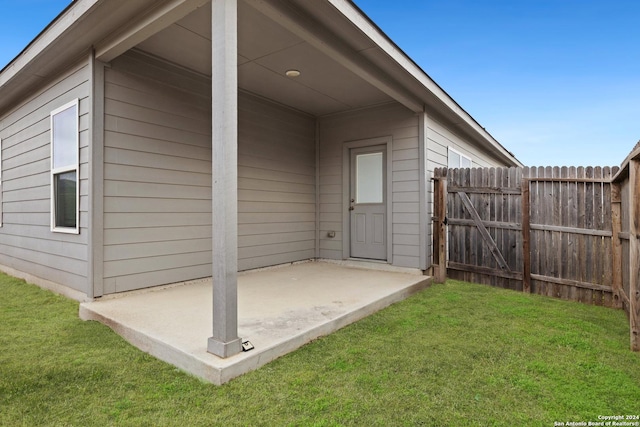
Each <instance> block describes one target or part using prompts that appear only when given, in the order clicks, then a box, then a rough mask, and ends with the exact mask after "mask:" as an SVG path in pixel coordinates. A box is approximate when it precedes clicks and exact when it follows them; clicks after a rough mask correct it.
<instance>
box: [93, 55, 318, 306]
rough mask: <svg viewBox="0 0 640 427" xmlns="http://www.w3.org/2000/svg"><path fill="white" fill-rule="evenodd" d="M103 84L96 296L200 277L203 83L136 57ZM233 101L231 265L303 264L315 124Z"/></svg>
mask: <svg viewBox="0 0 640 427" xmlns="http://www.w3.org/2000/svg"><path fill="white" fill-rule="evenodd" d="M105 80H106V81H105V98H106V100H105V113H106V114H105V152H104V176H105V182H104V209H105V214H104V226H105V231H104V245H105V246H104V272H105V282H104V284H105V293H111V292H121V291H125V290H130V289H137V288H144V287H150V286H156V285H161V284H166V283H172V282H177V281H184V280H191V279H196V278H200V277H206V276H210V275H211V261H212V259H211V257H212V254H211V105H210V104H211V102H210V97H209V94H210V85H209V82H208V81H207V80H205V79H202V78H200V77H198V76H194V75H190V74H189V73H187V72H186V71H184V70H181V69H178V68H173V67H171V66H170V65H167V64H163V63H160V62H158V61H155V60H152V59H150V58H147V57H145V56H143V55H141V54H138V53H135V52H133V53H128V54H126V55H124V56H122V57H120V58H119V59H118V60H116V61H114V63H113V64H112V67H111V68H109V69H107V70H106V72H105ZM239 104H240V105H239V135H238V136H239V142H238V175H239V177H238V222H239V224H238V233H239V239H238V258H239V259H238V261H239V269H240V270H246V269H250V268H256V267H264V266H269V265H274V264H280V263H283V262H290V261H297V260H301V259H307V258H312V257H313V256H314V250H315V247H314V245H315V151H314V150H315V121H314V120H313V119H312V118H310V117H307V116H305V115H302V114H300V113H296V112H294V111H291V110H289V109H286V108H282V107H279V106H276V105H275V104H272V103H269V102H266V101H263V100H260V99H258V98H255V97H253V96H251V95H247V94H241V95H240V97H239Z"/></svg>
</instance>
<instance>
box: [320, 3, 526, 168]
mask: <svg viewBox="0 0 640 427" xmlns="http://www.w3.org/2000/svg"><path fill="white" fill-rule="evenodd" d="M327 1H329V3H331V4H332V5H333V6H334V7H335V8H336V9H337V10H338V11H340V13H342V15H344V16H345V17H346V18H347V19H348V20H349V21H351V23H352V24H353V25H354V26H355V27H357V28H358V29H359V30H360V31H361V32H363V33H364V34H366V35H367V37H369V38H370V39H371V40H372V41H373V42H374V43H375V44H376V45H377V46H378V47H379V48H380V49H381V50H382V51H383V52H384V53H385V54H386V55H388V56H389V57H390V58H391V59H392V60H394V61H395V62H396V63H397V64H399V65H400V66H401V67H402V68H403V69H404V71H405V72H406V73H407V74H408V75H409V76H410V77H411V78H413V79H414V80H415V81H417V82H419V83H420V85H421V86H422V87H424V88H425V89H426V92H427V93H426V94H425V95H427V94H430V95H431V96H422V100H423V102H424V103H425V104H427V105H431V107H432V108H434V109H439V108H444V109H446V110H448V111H449V112H451V113H453V114H454V115H455V116H456V117H458V118H459V119H460V122H458V123H454V125H455V126H457V127H459V128H461V130H463V131H464V132H465V133H467V134H470V135H471V136H475V137H476V139H477V140H478V142H480V143H481V144H482V145H485V147H486V148H487V149H489V150H490V151H492V152H493V153H494V154H495V155H497V156H498V157H499V158H501V159H502V160H504V161H505V162H507V163H510V164H512V165H513V166H523V164H522V163H521V162H520V161H519V160H518V159H517V158H516V157H515V156H514V155H513V153H511V152H510V151H508V150H507V149H506V148H505V147H504V146H503V145H502V144H500V143H499V142H498V141H497V140H496V139H495V138H494V137H493V136H492V135H491V134H490V133H489V132H487V130H486V129H485V128H483V127H482V126H481V125H480V124H479V123H478V122H477V121H476V120H475V119H474V118H473V117H472V116H471V115H470V114H469V113H467V112H466V111H465V110H464V109H463V108H462V107H461V106H460V105H459V104H458V103H457V102H456V101H455V100H454V99H453V98H452V97H451V96H449V94H448V93H447V92H446V91H444V89H442V88H441V87H440V86H439V85H438V84H437V83H436V82H435V81H434V80H433V79H432V78H431V77H429V75H428V74H427V73H426V72H425V71H424V70H423V69H422V68H421V67H420V66H418V65H417V64H416V63H415V62H414V61H413V60H412V59H411V58H410V57H409V56H408V55H407V54H406V53H404V52H403V51H402V49H400V48H399V47H398V46H397V45H396V44H395V43H394V42H393V41H392V40H391V39H390V38H389V37H388V36H387V35H386V34H385V33H384V32H383V31H382V30H381V29H380V28H379V27H378V26H377V25H376V24H375V23H374V22H373V21H372V20H371V19H370V18H369V17H368V16H367V15H366V14H365V13H364V12H363V11H362V10H361V9H360V8H359V7H358V6H357V5H356V4H355V3H354V2H353V1H352V0H327ZM433 97H435V99H437V101H438V103H439V105H433Z"/></svg>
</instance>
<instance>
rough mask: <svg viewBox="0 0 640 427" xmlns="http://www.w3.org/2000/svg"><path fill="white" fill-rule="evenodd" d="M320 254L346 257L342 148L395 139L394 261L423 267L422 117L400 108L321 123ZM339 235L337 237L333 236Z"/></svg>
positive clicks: (332, 117) (392, 198) (392, 201)
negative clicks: (351, 143)
mask: <svg viewBox="0 0 640 427" xmlns="http://www.w3.org/2000/svg"><path fill="white" fill-rule="evenodd" d="M320 135H321V145H320V256H321V257H323V258H329V259H342V257H343V250H344V249H345V248H343V247H342V233H343V230H342V219H343V216H344V212H345V207H344V206H342V192H343V191H349V189H348V188H347V189H343V188H342V155H343V152H342V147H343V144H344V143H345V142H348V141H356V140H362V139H369V138H376V137H381V136H391V138H392V152H391V153H389V155H390V156H391V161H392V176H391V180H392V194H390V195H389V200H390V202H391V203H392V206H391V210H392V227H393V228H392V239H393V242H392V261H393V264H394V265H398V266H403V267H413V268H418V267H419V265H420V264H419V263H420V246H419V243H418V241H417V240H416V238H415V237H416V236H418V235H419V232H420V226H419V203H418V202H419V197H420V181H419V179H420V177H419V167H420V163H419V148H418V147H419V146H418V139H419V127H418V118H417V116H416V115H415V114H414V113H413V112H411V111H409V110H407V109H406V108H404V107H402V106H401V105H398V104H389V105H385V106H382V107H378V108H373V109H367V110H361V111H358V112H353V113H345V114H340V115H335V116H329V117H326V118H323V119H322V120H321V121H320ZM329 231H336V237H334V238H330V237H328V235H327V234H328V232H329Z"/></svg>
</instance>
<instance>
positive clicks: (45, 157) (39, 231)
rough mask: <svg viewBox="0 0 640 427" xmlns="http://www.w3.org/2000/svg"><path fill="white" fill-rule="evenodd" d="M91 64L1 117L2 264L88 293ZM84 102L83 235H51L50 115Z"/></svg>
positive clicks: (81, 156) (65, 75) (82, 65)
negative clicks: (72, 103) (67, 105)
mask: <svg viewBox="0 0 640 427" xmlns="http://www.w3.org/2000/svg"><path fill="white" fill-rule="evenodd" d="M88 58H89V55H88V54H87V60H86V61H83V62H82V63H80V64H77V65H76V66H74V67H72V68H71V69H69V70H68V71H66V72H65V73H63V74H62V75H61V76H59V77H58V78H56V79H55V80H53V81H52V82H50V83H48V84H47V85H46V86H44V87H43V88H40V89H39V90H38V91H37V93H35V94H33V95H31V96H29V97H27V98H26V100H25V101H24V102H23V103H22V104H20V105H18V106H17V107H15V108H14V109H13V110H11V111H9V112H7V113H6V114H4V115H2V116H1V117H0V138H2V210H3V224H2V227H0V264H2V265H3V266H5V267H8V269H10V270H11V271H12V272H14V274H16V273H19V272H22V273H26V274H28V275H31V276H35V277H36V278H42V279H45V280H47V281H50V282H53V283H57V284H61V285H64V286H66V287H69V288H72V289H74V290H77V291H80V292H83V293H87V292H88V280H87V268H88V264H87V259H88V250H87V241H88V230H87V226H88V204H89V203H88V197H87V195H88V188H89V181H88V178H89V177H88V158H89V156H88V144H89V115H90V109H91V100H90V92H91V90H90V70H89V66H88ZM75 99H79V115H80V117H79V127H80V128H79V130H80V139H79V141H80V153H79V159H80V170H79V185H80V218H79V221H80V234H64V233H54V232H52V231H51V132H50V130H51V121H50V113H51V111H53V110H55V109H56V108H58V107H61V106H62V105H64V104H66V103H68V102H70V101H73V100H75Z"/></svg>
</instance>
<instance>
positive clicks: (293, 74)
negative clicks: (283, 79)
mask: <svg viewBox="0 0 640 427" xmlns="http://www.w3.org/2000/svg"><path fill="white" fill-rule="evenodd" d="M284 74H285V75H286V76H287V77H299V76H300V71H298V70H287V71H286V72H285V73H284Z"/></svg>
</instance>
